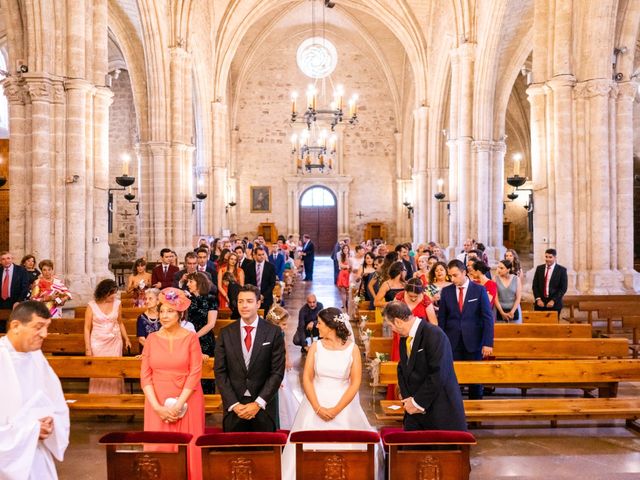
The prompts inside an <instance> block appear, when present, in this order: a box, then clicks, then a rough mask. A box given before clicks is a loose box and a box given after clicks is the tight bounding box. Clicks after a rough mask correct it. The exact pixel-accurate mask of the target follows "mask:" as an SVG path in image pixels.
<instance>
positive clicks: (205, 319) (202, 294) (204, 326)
mask: <svg viewBox="0 0 640 480" xmlns="http://www.w3.org/2000/svg"><path fill="white" fill-rule="evenodd" d="M187 288H188V289H189V293H190V294H191V305H189V310H188V317H187V318H188V319H189V321H190V322H191V323H192V324H193V326H194V328H195V329H196V335H197V336H198V340H200V348H201V349H202V354H203V355H207V356H209V357H213V355H214V352H215V348H216V339H215V337H214V335H213V327H215V325H216V319H217V318H218V302H217V301H216V298H215V297H214V296H213V295H211V294H210V293H209V290H210V288H211V285H210V283H209V279H208V278H207V276H206V275H205V274H204V273H202V272H194V273H190V274H188V275H187ZM202 390H203V392H204V393H213V392H214V383H213V380H211V379H206V380H205V379H203V380H202Z"/></svg>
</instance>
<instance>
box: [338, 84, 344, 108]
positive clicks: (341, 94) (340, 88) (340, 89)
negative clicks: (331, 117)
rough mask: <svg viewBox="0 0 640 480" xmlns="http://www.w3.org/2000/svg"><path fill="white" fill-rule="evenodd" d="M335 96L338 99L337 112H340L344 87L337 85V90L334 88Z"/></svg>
mask: <svg viewBox="0 0 640 480" xmlns="http://www.w3.org/2000/svg"><path fill="white" fill-rule="evenodd" d="M336 94H337V97H338V110H340V111H342V107H343V96H344V87H343V86H342V85H338V88H336Z"/></svg>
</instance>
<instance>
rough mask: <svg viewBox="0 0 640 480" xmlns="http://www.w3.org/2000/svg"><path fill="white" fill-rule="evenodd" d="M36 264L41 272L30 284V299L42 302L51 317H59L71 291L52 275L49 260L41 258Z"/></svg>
mask: <svg viewBox="0 0 640 480" xmlns="http://www.w3.org/2000/svg"><path fill="white" fill-rule="evenodd" d="M38 266H39V267H40V271H41V272H42V274H41V275H40V276H39V277H38V279H37V280H36V281H35V282H33V284H32V287H31V300H36V301H38V302H44V304H45V305H46V306H47V308H48V309H49V313H50V314H51V318H60V317H62V306H63V305H64V304H65V302H66V301H67V300H71V292H69V289H68V288H67V287H66V286H65V284H64V282H63V281H62V280H60V279H59V278H57V277H55V276H54V274H53V262H52V261H51V260H42V261H41V262H40V265H38Z"/></svg>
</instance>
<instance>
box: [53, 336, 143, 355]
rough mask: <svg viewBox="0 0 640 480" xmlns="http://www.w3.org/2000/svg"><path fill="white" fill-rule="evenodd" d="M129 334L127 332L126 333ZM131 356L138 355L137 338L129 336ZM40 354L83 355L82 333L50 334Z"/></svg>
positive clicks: (138, 345) (138, 344)
mask: <svg viewBox="0 0 640 480" xmlns="http://www.w3.org/2000/svg"><path fill="white" fill-rule="evenodd" d="M127 333H129V332H127ZM129 341H130V342H131V354H132V355H137V354H138V353H140V343H139V342H138V337H136V336H135V334H134V335H129ZM42 352H43V353H46V354H64V355H84V352H85V344H84V334H83V333H51V334H49V335H47V338H45V339H44V342H43V343H42Z"/></svg>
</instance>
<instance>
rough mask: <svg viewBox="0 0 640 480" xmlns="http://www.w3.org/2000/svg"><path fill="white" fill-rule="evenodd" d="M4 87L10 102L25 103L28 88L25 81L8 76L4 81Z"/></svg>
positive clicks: (15, 103)
mask: <svg viewBox="0 0 640 480" xmlns="http://www.w3.org/2000/svg"><path fill="white" fill-rule="evenodd" d="M2 88H3V90H4V94H5V96H6V97H7V100H8V101H9V103H10V104H14V105H24V104H25V99H26V98H25V97H26V95H27V90H26V87H25V85H24V81H22V80H19V79H17V78H13V77H7V78H6V79H4V80H3V81H2Z"/></svg>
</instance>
